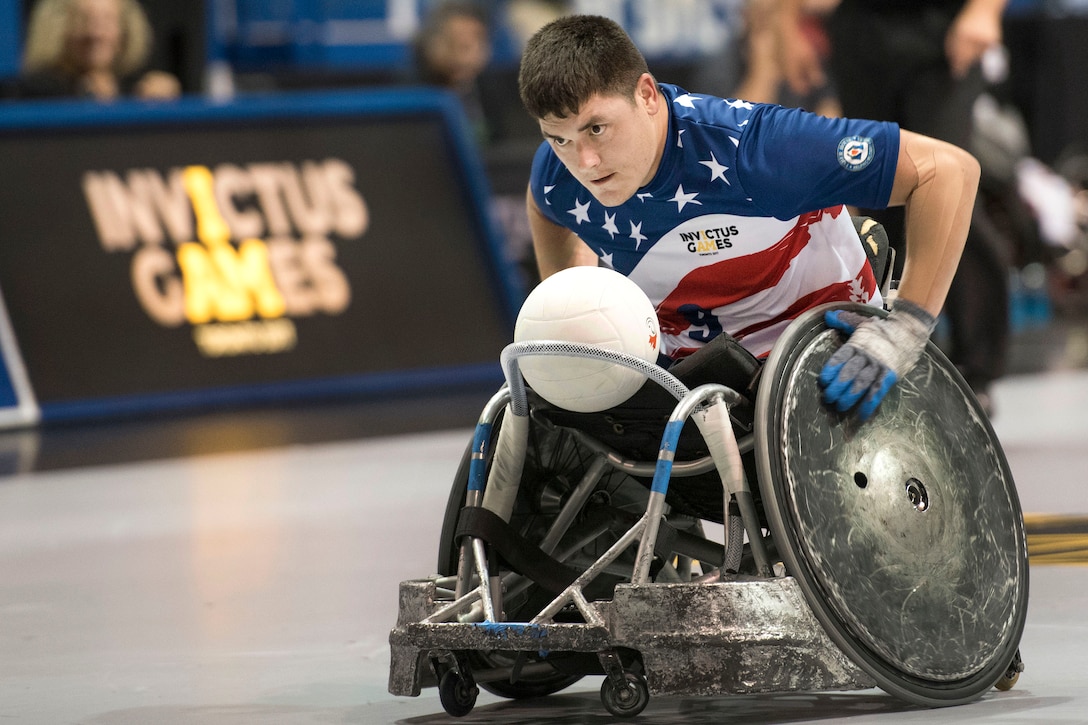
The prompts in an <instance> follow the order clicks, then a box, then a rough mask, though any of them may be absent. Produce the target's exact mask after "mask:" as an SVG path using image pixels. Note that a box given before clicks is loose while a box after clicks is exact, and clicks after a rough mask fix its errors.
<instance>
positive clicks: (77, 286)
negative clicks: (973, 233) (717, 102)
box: [0, 0, 1088, 425]
mask: <svg viewBox="0 0 1088 725" xmlns="http://www.w3.org/2000/svg"><path fill="white" fill-rule="evenodd" d="M836 5H837V2H835V0H831V1H830V2H829V1H828V0H809V1H808V2H806V3H805V11H804V12H805V32H806V34H807V36H808V39H809V41H811V42H812V44H813V47H815V48H817V49H818V50H820V49H822V50H821V52H823V53H824V54H825V55H826V53H827V52H828V47H827V46H828V40H827V32H826V27H825V20H826V18H827V17H828V14H829V13H831V12H832V11H833V10H834V8H835V6H836ZM775 7H776V3H775V2H774V1H773V0H653V1H651V0H481V1H479V2H464V1H455V2H448V1H445V2H444V1H441V0H197V1H193V2H184V3H181V2H174V1H171V0H141V2H139V3H136V2H134V1H133V0H39V1H38V2H34V1H32V0H0V153H2V154H3V157H4V164H5V172H4V174H3V178H2V179H0V239H2V242H0V293H2V295H3V301H4V302H5V304H6V308H7V316H8V317H10V320H9V321H7V322H5V324H4V327H7V328H10V329H9V332H8V334H7V335H6V337H5V338H4V339H6V342H5V343H4V345H3V351H4V359H5V361H6V367H7V369H6V371H4V372H5V375H6V376H7V378H8V380H7V382H6V387H7V389H8V393H6V398H5V400H4V401H0V403H4V404H5V405H6V406H8V407H15V408H20V407H21V408H23V412H22V413H18V414H16V415H14V417H13V418H12V419H11V420H13V421H14V424H15V425H21V424H25V423H27V422H30V423H35V422H38V421H40V420H45V421H49V420H69V419H81V418H88V417H91V418H93V417H96V416H101V415H110V414H115V413H118V412H120V413H130V412H133V411H136V412H146V411H155V410H160V409H169V408H178V407H190V408H192V407H195V408H201V407H206V406H208V405H217V404H218V405H222V404H224V403H233V402H243V403H244V402H246V401H249V400H258V399H270V398H271V399H281V398H291V397H297V398H308V397H320V396H321V395H324V396H326V397H327V396H340V395H344V394H354V393H358V392H363V393H374V392H375V391H378V392H384V393H388V392H411V391H418V390H422V389H426V388H427V387H428V386H430V387H437V386H439V385H441V386H446V387H448V386H450V385H455V384H457V383H458V382H466V381H467V382H471V383H473V384H483V385H491V384H492V383H494V382H495V381H497V380H500V379H501V378H499V376H498V371H497V367H496V363H495V359H496V356H497V351H498V350H499V349H501V346H502V345H503V344H505V342H506V341H507V340H508V337H509V330H510V329H511V328H510V326H511V323H512V320H513V315H515V314H516V310H517V308H518V306H519V304H520V300H521V299H522V298H523V295H524V294H525V292H526V290H527V289H529V288H530V287H531V286H532V285H533V284H534V283H535V281H536V276H535V265H534V262H533V259H532V254H531V249H530V240H529V233H528V228H527V221H526V219H525V212H524V189H525V184H526V181H527V178H528V173H529V165H530V162H531V159H532V154H533V152H534V150H535V148H536V146H537V145H538V144H539V132H538V129H537V128H536V126H535V124H534V123H533V122H532V121H531V119H529V118H528V116H527V115H526V114H525V113H524V111H523V110H522V108H521V105H520V102H519V100H518V96H517V88H516V76H517V66H518V59H519V54H520V51H521V48H522V45H523V43H524V42H525V40H526V39H527V38H528V36H529V35H531V34H532V33H533V32H534V31H535V30H536V29H537V28H539V27H540V26H541V25H542V24H544V23H545V22H547V21H548V20H551V19H553V18H555V17H557V16H559V15H562V14H564V13H569V12H589V13H596V14H603V15H608V16H610V17H612V18H614V19H616V20H618V21H619V22H621V24H623V25H624V26H625V27H626V28H627V29H628V30H629V32H630V34H631V35H632V37H633V38H634V39H635V40H636V42H637V43H638V44H639V46H640V47H641V49H642V50H643V52H644V54H645V55H646V56H647V59H648V60H649V62H650V64H651V70H653V71H654V73H655V75H656V76H657V77H658V79H659V80H661V81H665V82H671V83H676V84H678V85H681V86H683V87H685V88H687V89H688V90H691V91H694V92H706V93H713V94H716V95H722V96H728V97H743V98H746V99H748V100H754V101H770V102H778V103H782V104H784V105H800V106H803V107H806V108H808V109H809V110H814V111H817V112H820V113H827V114H834V113H837V112H839V111H838V108H839V107H838V106H837V103H836V100H837V99H836V94H835V87H834V84H833V83H828V84H826V85H825V86H823V87H821V88H820V89H818V92H813V93H810V94H807V95H798V94H797V93H793V92H791V90H790V88H789V87H788V85H787V84H786V83H785V82H784V80H783V77H782V73H781V72H780V69H779V68H777V67H776V62H777V56H776V54H775V53H774V51H773V48H772V44H771V41H769V40H768V38H769V34H768V29H769V28H770V27H771V26H772V25H773V22H774V20H773V11H774V8H775ZM134 13H135V14H137V15H139V16H142V19H141V18H136V19H134V18H133V14H134ZM1086 39H1088V2H1085V1H1084V0H1011V1H1010V2H1009V3H1008V4H1007V6H1006V8H1005V12H1004V18H1003V42H1002V45H1001V46H1000V47H997V48H992V49H991V51H990V52H988V53H987V54H986V56H985V57H984V58H983V62H982V65H981V72H982V74H983V76H984V78H985V84H986V86H985V92H984V93H983V94H982V96H981V97H980V98H979V100H978V102H977V103H976V104H975V108H974V113H973V120H972V123H973V132H972V141H971V149H972V151H974V152H975V153H976V155H977V156H978V157H979V159H980V160H981V161H982V163H983V167H984V184H983V190H982V194H981V195H980V199H981V201H980V204H981V206H980V209H981V210H982V212H985V217H986V218H987V219H989V220H992V222H993V227H994V229H995V230H996V231H995V232H994V234H993V235H992V238H993V239H994V240H996V241H995V242H994V245H996V246H995V249H996V252H995V254H996V256H997V258H998V260H999V264H1001V265H1002V267H1003V272H1002V274H1003V275H1005V276H1007V295H1008V298H1007V301H1002V303H1001V305H998V306H996V307H993V308H991V309H990V312H989V313H990V314H991V315H993V314H996V315H998V316H999V317H1001V318H1002V319H1006V318H1007V327H1006V329H1007V332H1008V334H1009V337H1010V340H1011V342H1010V343H1009V345H1008V347H1007V349H1006V350H1005V351H1004V352H1002V353H1001V355H1003V356H1004V359H1003V360H1000V361H998V364H997V365H996V366H995V367H996V368H997V370H996V372H995V373H994V375H995V376H997V377H1000V376H1002V375H1006V374H1015V373H1017V372H1031V371H1038V370H1041V369H1054V368H1082V367H1085V365H1086V362H1088V335H1086V333H1085V332H1084V329H1083V327H1084V326H1083V324H1082V323H1083V320H1084V317H1085V312H1086V309H1088V289H1086V280H1088V242H1086V233H1085V229H1086V228H1088V191H1086V187H1088V96H1086V95H1085V94H1084V93H1083V89H1084V88H1085V87H1088V43H1086V42H1084V41H1085V40H1086ZM96 69H97V70H96ZM413 122H414V123H417V125H416V126H412V123H413ZM194 166H199V167H200V168H202V169H207V170H208V171H209V173H210V174H211V177H212V178H213V181H212V184H211V186H209V187H207V190H208V191H207V194H208V195H209V196H208V198H209V199H210V198H212V197H215V199H216V201H214V202H210V206H206V207H205V209H212V211H205V212H204V213H203V216H201V214H202V213H201V212H200V211H199V209H197V207H198V206H199V205H198V204H197V203H196V201H195V199H196V196H194V194H196V192H194V190H193V188H194V187H192V186H190V185H189V184H190V181H191V179H192V178H193V177H191V176H189V177H185V176H184V174H182V170H185V169H189V168H191V167H194ZM315 169H316V171H315ZM277 174H278V176H277ZM338 174H339V175H340V176H337V175H338ZM183 177H184V178H183ZM319 177H320V178H321V179H325V180H326V181H327V180H328V179H334V181H332V182H330V183H331V184H332V186H331V187H329V188H333V189H334V191H333V192H329V193H330V194H332V196H329V198H328V200H326V201H327V203H326V204H325V205H324V207H322V204H321V203H319V202H321V200H322V198H323V197H321V192H319V191H315V187H314V186H313V184H315V183H318V182H316V181H314V179H317V178H319ZM185 179H189V181H186V180H185ZM335 179H340V180H341V182H343V184H344V185H345V186H344V187H343V189H342V190H344V189H346V191H345V195H341V196H339V197H337V196H336V194H335V188H339V187H336V184H337V183H340V182H336V181H335ZM390 182H393V183H390ZM321 183H324V182H321ZM300 190H301V191H300ZM407 191H412V192H414V193H412V194H408V193H405V192H407ZM216 195H218V196H216ZM349 197H350V198H349ZM409 198H412V199H413V200H414V201H411V202H409V201H408V199H409ZM276 199H278V200H279V201H278V202H277V201H275V200H276ZM337 200H339V201H343V202H344V203H343V204H339V201H337ZM345 200H346V201H345ZM307 204H308V206H307ZM338 204H339V206H338ZM345 205H346V206H345ZM187 206H192V207H193V211H192V212H190V211H189V209H188V208H186V207H187ZM277 207H282V209H281V210H280V211H279V212H277ZM345 209H348V210H349V211H344V210H345ZM350 209H354V210H355V211H354V212H350ZM216 210H217V211H218V214H216V213H215V212H216ZM338 210H339V211H338ZM352 213H354V214H355V216H354V217H352V216H351V214H352ZM209 214H212V215H213V216H215V217H216V218H218V217H220V216H221V217H222V218H223V219H224V221H225V222H226V226H227V228H228V232H229V233H225V234H226V236H224V237H223V238H222V239H221V240H217V239H212V238H208V237H206V236H200V234H203V233H204V232H200V229H198V228H195V227H194V226H193V224H194V221H195V222H196V226H197V227H200V228H202V229H204V230H205V232H206V231H207V229H208V228H210V227H207V225H204V226H203V227H201V223H202V222H203V221H205V217H207V218H210V217H208V215H209ZM307 214H309V216H307ZM315 214H316V215H317V216H314V215H315ZM321 214H325V217H321ZM337 214H340V216H337ZM343 214H348V216H343ZM980 214H981V212H976V216H980ZM330 215H331V216H330ZM360 215H361V216H360ZM321 218H325V222H322V221H321ZM307 219H309V220H310V222H307ZM314 219H317V220H318V221H316V222H314V221H313V220H314ZM329 219H331V220H332V221H331V222H330V221H329ZM353 219H354V221H352V220H353ZM390 219H397V220H400V222H403V221H404V220H412V222H413V223H414V224H415V225H416V228H415V229H413V230H412V231H408V230H407V228H406V227H405V226H404V225H403V223H398V224H392V223H391V222H389V223H388V226H383V222H386V221H388V220H390ZM311 222H312V223H311ZM427 224H431V226H430V227H427ZM186 235H188V238H185V237H186ZM315 235H316V237H315ZM249 236H252V237H254V238H259V239H258V241H260V242H261V244H259V245H250V246H251V247H253V248H254V249H256V250H257V251H255V252H254V254H255V255H257V256H260V255H262V254H266V253H267V256H268V258H269V260H270V262H269V264H270V266H271V278H270V280H271V281H270V282H269V284H270V285H271V287H272V288H278V289H279V291H280V293H281V294H282V296H283V297H284V299H285V300H286V302H285V303H280V304H281V308H277V309H271V310H270V309H265V310H250V311H249V314H245V312H243V313H241V314H236V315H235V316H233V317H232V316H231V314H228V313H225V312H223V310H222V309H219V308H217V307H216V305H217V304H218V302H216V301H217V300H218V301H219V302H223V300H224V299H225V297H223V295H224V294H226V293H225V292H222V290H223V289H227V288H229V287H230V284H226V283H223V282H222V280H219V281H218V282H215V284H219V289H220V292H217V293H214V294H213V293H210V292H208V291H207V290H208V289H210V287H208V286H207V285H204V287H201V286H200V285H199V284H197V283H196V282H194V280H195V279H197V278H198V277H199V274H198V272H197V271H196V269H197V268H196V267H194V266H193V265H198V261H199V259H200V258H201V257H200V255H199V254H197V255H196V256H193V254H191V252H193V250H192V246H191V245H190V247H186V246H185V245H186V243H187V242H191V241H194V240H195V239H196V238H197V237H199V241H200V242H202V243H203V245H204V246H205V247H208V248H210V246H209V245H214V244H217V243H218V242H219V241H229V242H231V244H232V245H233V247H232V248H234V249H236V250H241V248H242V247H243V246H244V244H245V242H244V240H245V239H246V238H247V237H249ZM285 240H286V241H285ZM265 247H267V252H266V251H265ZM183 249H187V250H188V251H187V252H185V253H182V250H183ZM364 249H369V250H370V251H363V250H364ZM376 249H382V250H384V252H382V253H381V254H379V253H378V252H377V251H375V250H376ZM164 251H165V252H166V254H164V253H163V252H164ZM185 254H189V258H186V257H185ZM236 254H238V255H239V259H241V258H242V257H243V256H244V254H243V253H242V252H241V251H236ZM382 254H384V255H385V256H384V257H382V256H381V255H382ZM247 259H250V262H252V259H251V258H247ZM322 259H324V260H326V262H327V264H325V265H324V266H322V264H321V262H320V260H322ZM193 260H198V261H193ZM315 260H317V261H315ZM330 260H335V261H330ZM381 260H384V261H381ZM248 263H249V262H247V264H248ZM428 265H429V270H430V271H428ZM198 266H199V265H198ZM258 266H259V265H258ZM300 269H301V270H302V271H301V272H299V270H300ZM92 270H93V273H89V272H90V271H92ZM292 270H293V271H292ZM323 270H324V271H323ZM409 270H411V271H410V272H409ZM300 274H301V275H302V276H301V277H299V275H300ZM292 275H293V276H292ZM207 279H211V278H207ZM291 279H295V280H296V281H295V282H291ZM298 279H301V280H302V281H298ZM213 281H214V280H213ZM207 284H212V282H208V283H207ZM224 285H225V286H224ZM251 285H257V287H259V283H257V282H252V280H251ZM292 285H293V289H294V292H291V291H290V290H288V292H287V293H284V290H285V289H288V288H291V287H292ZM257 287H253V290H256V289H257ZM200 290H203V292H201V291H200ZM404 290H415V291H416V292H417V293H418V292H420V291H426V292H425V293H424V294H422V295H420V294H415V293H413V294H414V295H415V297H416V298H417V299H415V300H413V301H406V298H407V296H408V295H405V294H404ZM251 291H252V290H251ZM67 294H72V295H75V296H76V297H77V298H78V299H79V300H81V303H79V304H73V303H71V302H70V301H64V302H58V300H65V299H68V298H66V297H65V295H67ZM201 294H203V295H204V297H206V298H207V299H206V300H205V303H204V304H205V307H206V308H207V309H205V311H204V313H201V312H200V311H199V310H197V309H196V308H197V307H199V304H200V303H199V299H198V298H200V295H201ZM254 294H256V292H254ZM270 294H271V295H272V297H273V298H274V297H276V295H275V290H274V289H273V291H272V292H270ZM217 295H219V296H217ZM393 299H397V303H396V304H395V305H394V306H393V308H394V309H396V310H397V312H398V314H399V315H400V317H401V319H400V320H398V322H397V323H396V324H394V323H393V321H392V320H391V319H390V318H389V317H388V316H387V315H386V314H385V313H386V311H387V310H386V309H385V308H386V306H387V305H388V304H389V302H390V300H393ZM183 300H184V302H183ZM208 300H210V301H208ZM437 300H442V301H441V302H437ZM224 304H225V303H224ZM988 304H989V303H988V301H987V300H979V301H978V305H979V306H980V307H982V308H984V309H985V308H986V307H987V305H988ZM208 305H211V307H208ZM1005 306H1007V311H1005V310H1004V309H1003V308H1004V307H1005ZM273 307H275V305H273ZM441 308H447V309H448V314H447V317H445V318H443V317H442V315H441V314H440V309H441ZM376 311H378V312H380V314H375V313H376ZM202 314H203V317H202V316H201V315H202ZM467 319H471V320H472V321H473V322H472V323H471V327H472V328H473V329H472V334H468V335H466V334H464V333H465V325H464V323H463V321H464V320H467ZM274 323H275V324H274ZM424 327H427V328H429V330H430V332H429V333H428V335H429V336H428V338H427V339H428V344H427V345H426V346H424V345H423V344H422V343H421V344H420V345H419V346H418V347H412V345H411V344H409V343H407V342H406V341H407V340H420V339H422V338H421V336H420V335H419V334H418V333H419V330H420V329H421V328H424ZM394 328H395V329H394ZM362 329H366V330H367V332H366V333H365V335H360V334H359V333H358V331H359V330H362ZM407 329H414V331H413V332H405V331H406V330H407ZM942 329H943V333H942V332H940V331H939V333H938V337H939V338H940V336H941V334H945V335H946V336H947V334H948V330H947V329H944V328H942ZM363 337H365V338H366V340H367V341H366V342H365V343H364V342H362V341H361V338H363ZM349 339H350V342H348V340H349ZM381 341H384V344H382V342H381ZM394 341H395V342H396V344H393V343H394ZM375 342H378V344H375ZM354 348H358V349H357V350H356V349H354ZM394 350H398V351H399V352H394ZM429 355H430V356H433V358H434V359H433V361H431V362H430V363H428V362H426V361H425V360H423V359H424V358H426V357H427V356H429ZM292 357H293V358H296V359H297V360H296V361H294V362H292V361H291V359H292ZM318 359H320V360H323V361H325V362H323V363H321V364H315V363H314V362H313V361H314V360H318ZM334 359H335V360H336V361H337V362H336V364H331V365H330V364H328V361H330V360H334ZM65 361H67V366H66V364H65ZM285 361H286V362H285ZM231 366H233V367H234V368H235V369H231ZM134 370H135V371H136V372H133V371H134ZM148 370H154V371H156V374H158V375H159V377H156V376H155V375H154V374H150V373H147V371H148ZM140 371H143V372H140ZM451 373H454V374H452V375H451ZM979 392H980V393H984V392H985V389H984V388H982V387H980V388H979Z"/></svg>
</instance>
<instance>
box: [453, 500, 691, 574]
mask: <svg viewBox="0 0 1088 725" xmlns="http://www.w3.org/2000/svg"><path fill="white" fill-rule="evenodd" d="M597 517H601V518H604V519H606V520H610V521H612V522H618V523H620V524H621V525H622V526H624V527H625V528H630V527H631V526H633V525H634V523H635V521H637V520H638V517H637V516H635V515H633V514H629V513H627V512H621V511H619V510H616V509H609V508H605V507H590V508H588V509H587V511H586V516H585V517H584V518H583V521H584V519H585V518H597ZM676 535H677V532H676V530H675V529H674V528H673V527H672V526H670V525H669V524H668V522H666V521H662V522H661V525H660V528H659V529H658V534H657V542H656V544H655V547H654V551H655V553H656V555H657V557H658V558H659V560H660V559H667V558H668V557H669V556H671V555H672V552H673V549H674V547H675V545H676ZM463 536H471V537H474V538H477V539H482V540H483V541H486V542H487V543H488V544H490V545H491V547H492V549H494V550H495V551H496V552H498V554H499V556H501V557H502V558H503V560H504V561H505V562H506V564H507V565H508V566H509V567H510V568H511V569H513V570H514V571H516V572H517V573H519V574H521V575H523V576H527V577H529V578H530V579H532V580H533V581H534V582H536V583H537V584H539V585H540V586H542V587H544V588H545V589H547V590H548V591H550V592H552V593H554V594H559V593H560V592H562V591H563V590H564V589H566V588H567V587H568V586H570V585H571V583H573V582H574V580H575V579H577V578H578V577H579V576H581V574H582V572H581V571H579V570H578V569H574V568H572V567H569V566H567V565H566V564H564V563H563V562H561V561H559V560H558V559H556V558H554V557H552V556H550V555H548V554H546V553H544V551H543V550H542V549H541V548H540V547H539V546H537V545H536V544H534V543H533V542H531V541H529V540H528V539H526V538H525V537H524V536H522V535H521V534H519V533H518V532H517V531H515V530H514V528H513V527H512V526H510V524H508V523H507V522H505V521H503V520H502V519H501V518H500V517H499V516H497V515H496V514H494V513H493V512H491V511H489V510H488V509H485V508H483V507H481V506H466V507H465V508H463V509H461V514H460V516H459V517H458V519H457V529H456V530H455V531H454V537H455V538H456V540H458V541H459V540H460V539H461V537H463ZM656 568H659V567H654V569H655V573H656Z"/></svg>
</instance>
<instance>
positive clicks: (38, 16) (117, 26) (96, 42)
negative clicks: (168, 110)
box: [14, 0, 181, 101]
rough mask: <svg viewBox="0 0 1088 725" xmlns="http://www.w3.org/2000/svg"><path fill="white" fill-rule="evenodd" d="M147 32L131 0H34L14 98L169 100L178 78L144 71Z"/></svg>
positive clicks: (144, 18)
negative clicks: (128, 97)
mask: <svg viewBox="0 0 1088 725" xmlns="http://www.w3.org/2000/svg"><path fill="white" fill-rule="evenodd" d="M151 43H152V32H151V26H150V24H149V22H148V20H147V15H146V14H145V13H144V11H143V8H141V7H140V5H139V4H138V3H137V2H136V0H39V2H38V3H37V4H35V6H34V9H33V11H32V12H31V15H30V22H29V24H28V26H27V38H26V48H25V51H24V53H23V67H22V75H21V77H20V78H19V79H18V81H17V83H16V86H15V93H14V95H16V96H17V97H19V98H48V97H77V98H88V99H94V100H97V101H111V100H114V99H116V98H120V97H123V96H131V97H135V98H144V99H170V98H176V97H177V96H179V95H180V94H181V84H180V83H179V81H178V79H177V78H176V77H175V76H173V75H171V74H170V73H166V72H164V71H156V70H152V71H146V70H145V66H146V64H147V60H148V57H149V55H150V52H151Z"/></svg>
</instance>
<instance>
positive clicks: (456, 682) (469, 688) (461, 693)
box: [438, 670, 480, 717]
mask: <svg viewBox="0 0 1088 725" xmlns="http://www.w3.org/2000/svg"><path fill="white" fill-rule="evenodd" d="M479 694H480V689H479V688H478V687H476V685H475V684H471V683H469V681H468V680H466V679H465V678H464V677H462V676H461V675H460V674H458V673H457V672H455V671H453V670H446V672H445V673H444V674H443V675H442V679H441V680H439V681H438V699H439V701H440V702H441V703H442V709H443V710H445V711H446V712H447V713H448V714H450V715H452V716H453V717H464V716H465V715H468V714H469V713H470V712H472V708H473V707H475V706H476V696H477V695H479Z"/></svg>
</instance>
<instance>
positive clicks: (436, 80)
mask: <svg viewBox="0 0 1088 725" xmlns="http://www.w3.org/2000/svg"><path fill="white" fill-rule="evenodd" d="M413 60H414V65H415V68H414V70H415V74H416V80H418V81H420V82H422V83H426V84H428V85H432V86H437V87H439V88H445V89H447V90H450V91H453V92H454V93H456V94H457V97H458V98H459V99H460V101H461V106H462V107H463V108H464V110H465V115H466V116H467V117H468V121H469V123H470V124H471V126H472V130H473V135H474V136H475V138H476V140H477V142H478V143H480V144H481V145H486V143H487V141H488V140H489V138H490V135H491V133H490V128H489V126H488V122H487V116H486V114H485V113H484V108H483V103H482V101H481V98H480V87H479V78H480V74H481V73H483V71H484V69H485V68H486V67H487V64H488V63H489V62H490V61H491V36H490V30H489V26H488V17H487V13H486V12H485V11H484V9H483V8H482V7H480V6H479V5H477V4H476V3H472V2H465V1H463V0H446V1H445V2H440V3H438V4H436V5H434V6H433V7H432V8H431V9H430V11H429V12H428V13H427V15H426V16H425V17H424V19H423V25H422V26H421V27H420V29H419V32H418V33H417V34H416V37H415V41H414V43H413Z"/></svg>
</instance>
